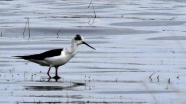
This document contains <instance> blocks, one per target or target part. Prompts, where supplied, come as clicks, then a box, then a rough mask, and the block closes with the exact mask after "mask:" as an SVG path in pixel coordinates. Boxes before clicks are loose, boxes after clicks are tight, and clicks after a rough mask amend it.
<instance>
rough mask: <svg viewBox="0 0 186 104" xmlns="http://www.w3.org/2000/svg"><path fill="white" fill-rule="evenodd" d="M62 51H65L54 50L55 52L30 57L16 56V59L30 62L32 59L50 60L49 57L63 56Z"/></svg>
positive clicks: (50, 51)
mask: <svg viewBox="0 0 186 104" xmlns="http://www.w3.org/2000/svg"><path fill="white" fill-rule="evenodd" d="M61 51H63V49H53V50H49V51H46V52H43V53H40V54H34V55H28V56H15V57H19V58H22V59H25V60H30V59H35V60H44V59H45V58H48V57H54V56H59V55H60V54H61Z"/></svg>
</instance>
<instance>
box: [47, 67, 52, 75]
mask: <svg viewBox="0 0 186 104" xmlns="http://www.w3.org/2000/svg"><path fill="white" fill-rule="evenodd" d="M50 69H51V67H49V69H48V72H47V74H48V76H49V77H51V76H50Z"/></svg>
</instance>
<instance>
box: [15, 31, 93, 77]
mask: <svg viewBox="0 0 186 104" xmlns="http://www.w3.org/2000/svg"><path fill="white" fill-rule="evenodd" d="M81 44H85V45H87V46H88V47H90V48H92V49H94V50H96V49H95V48H94V47H92V46H90V45H89V44H88V43H86V42H85V41H84V38H83V36H81V35H79V34H76V35H75V36H74V37H73V38H72V40H71V46H70V47H69V48H59V49H52V50H49V51H45V52H43V53H39V54H32V55H26V56H14V57H16V58H18V59H24V60H28V61H31V62H34V63H36V64H39V65H41V66H48V67H49V69H48V72H47V74H48V76H49V78H51V76H50V69H51V68H52V67H55V69H56V70H55V76H54V77H55V78H60V77H59V76H58V67H60V66H62V65H64V64H66V63H67V62H69V60H70V59H72V58H73V57H74V56H75V55H76V52H77V48H78V46H79V45H81Z"/></svg>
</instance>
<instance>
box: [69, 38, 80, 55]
mask: <svg viewBox="0 0 186 104" xmlns="http://www.w3.org/2000/svg"><path fill="white" fill-rule="evenodd" d="M77 47H78V45H77V43H76V42H74V40H72V41H71V46H70V48H69V50H68V53H69V54H73V53H74V54H75V53H76V49H77Z"/></svg>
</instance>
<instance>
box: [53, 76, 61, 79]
mask: <svg viewBox="0 0 186 104" xmlns="http://www.w3.org/2000/svg"><path fill="white" fill-rule="evenodd" d="M53 78H54V79H60V78H61V77H60V76H58V75H56V76H54V77H53Z"/></svg>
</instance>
